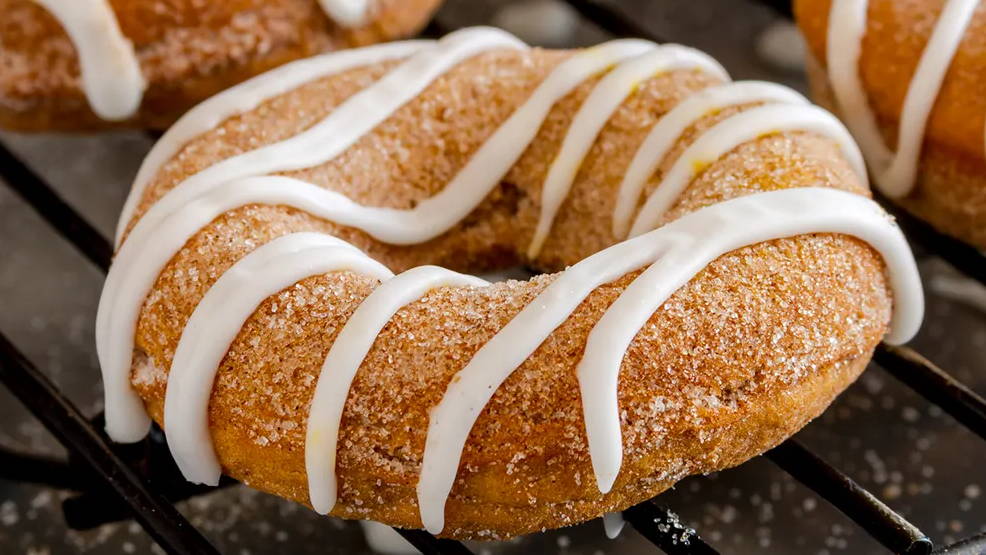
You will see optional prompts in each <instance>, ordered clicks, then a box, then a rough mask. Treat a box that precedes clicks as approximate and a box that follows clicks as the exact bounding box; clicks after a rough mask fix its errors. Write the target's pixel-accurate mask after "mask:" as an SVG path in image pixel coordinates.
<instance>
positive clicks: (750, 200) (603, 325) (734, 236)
mask: <svg viewBox="0 0 986 555" xmlns="http://www.w3.org/2000/svg"><path fill="white" fill-rule="evenodd" d="M699 214H700V216H698V217H695V218H690V217H688V216H683V217H682V218H680V219H678V220H675V221H674V222H671V223H669V224H667V225H665V226H664V227H663V228H661V229H660V230H658V231H657V232H651V233H650V234H648V235H649V236H651V239H650V240H652V241H654V242H661V243H664V244H665V246H666V247H665V248H666V250H665V252H664V253H663V254H662V255H661V256H660V257H659V259H658V260H657V261H656V263H655V264H654V265H652V266H651V267H650V268H648V269H647V270H646V271H645V272H644V273H642V274H641V275H640V276H639V277H638V278H637V279H635V280H634V281H633V283H631V284H630V285H629V286H628V287H627V288H626V289H625V290H624V291H623V293H622V294H621V295H620V296H619V297H618V298H617V299H616V301H615V302H613V304H612V305H610V307H609V309H608V310H607V311H606V312H605V313H604V314H603V316H602V318H600V319H599V321H598V322H597V323H596V325H595V326H594V327H593V329H592V332H590V334H589V337H588V339H587V341H586V346H585V351H584V354H583V357H582V360H581V361H580V362H579V366H578V370H577V372H578V377H579V386H580V389H581V392H582V404H583V412H584V414H585V425H586V435H587V437H588V440H589V453H590V455H591V458H592V465H593V470H594V471H595V475H596V481H597V483H598V485H599V490H600V491H601V492H603V493H607V492H609V491H610V489H611V488H612V487H613V482H614V481H615V480H616V477H617V474H618V473H619V471H620V466H621V464H622V460H623V449H622V445H623V443H622V439H621V438H622V436H621V432H620V418H619V407H618V405H617V381H618V378H619V371H620V365H621V364H622V362H623V357H624V355H625V353H626V351H627V350H628V349H629V347H630V343H631V342H632V341H633V338H634V337H635V336H636V335H637V332H638V331H640V329H641V328H643V326H644V324H646V323H647V321H648V320H649V319H650V317H651V316H652V315H653V314H654V313H655V312H656V311H657V310H658V308H660V306H661V305H662V304H664V301H665V300H667V298H668V297H670V296H671V294H673V293H674V292H675V291H677V290H678V288H680V287H681V286H683V285H685V284H686V283H688V281H689V280H691V279H692V277H694V276H695V275H696V274H697V273H698V272H700V271H701V270H702V269H703V268H704V267H705V266H707V265H708V264H709V263H711V262H712V261H713V260H715V259H716V258H718V257H720V256H722V255H723V254H726V253H727V252H730V251H733V250H735V249H738V248H741V247H744V246H747V245H753V244H756V243H760V242H763V241H769V240H772V239H780V238H783V237H791V236H795V235H801V234H805V233H841V234H845V235H851V236H854V237H856V238H858V239H861V240H863V241H865V242H867V243H869V245H870V246H871V247H873V248H874V249H876V250H877V251H878V252H879V253H880V254H881V255H882V256H883V259H884V261H885V263H886V265H887V267H888V268H890V269H891V272H890V276H891V277H890V285H891V288H892V289H893V293H894V305H895V308H896V309H897V310H896V313H895V315H894V319H893V321H892V323H891V327H890V331H889V333H888V334H887V337H886V338H885V340H886V341H887V342H888V343H902V342H904V341H907V340H908V339H909V338H910V337H911V336H913V335H914V334H915V333H916V332H917V329H918V327H919V326H920V324H921V318H922V310H923V299H922V297H921V295H920V291H921V281H920V276H919V275H918V273H917V268H916V266H915V265H914V260H913V258H912V257H911V255H910V250H909V248H908V245H907V241H906V239H904V236H903V234H902V233H901V232H900V230H899V229H898V228H897V227H896V225H894V223H893V222H892V220H891V219H890V218H889V216H887V215H886V214H885V213H884V212H883V210H882V209H880V208H879V206H878V205H877V204H875V203H874V202H872V201H870V200H868V199H866V198H864V197H862V196H859V195H855V194H851V193H846V192H843V191H838V190H834V189H813V188H805V189H788V190H782V191H777V192H773V193H763V194H760V195H752V196H747V197H741V198H738V199H736V200H732V201H728V202H724V203H720V204H716V205H713V206H710V207H708V208H706V209H703V210H701V211H700V212H699ZM643 237H647V235H645V236H643Z"/></svg>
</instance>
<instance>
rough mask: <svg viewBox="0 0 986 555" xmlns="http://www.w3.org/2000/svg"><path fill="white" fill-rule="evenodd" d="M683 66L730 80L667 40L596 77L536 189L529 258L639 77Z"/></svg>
mask: <svg viewBox="0 0 986 555" xmlns="http://www.w3.org/2000/svg"><path fill="white" fill-rule="evenodd" d="M682 69H694V70H699V71H702V72H704V73H707V74H709V75H714V76H716V77H718V78H719V79H721V80H723V81H728V80H729V74H728V73H726V70H725V69H723V68H722V66H721V65H719V62H716V61H715V60H713V59H712V58H711V57H709V56H708V55H707V54H705V53H703V52H700V51H698V50H695V49H693V48H686V47H684V46H679V45H676V44H670V45H667V46H658V47H655V48H654V49H653V50H651V51H650V52H647V53H645V54H641V55H639V56H637V57H635V58H631V59H630V60H627V61H626V62H624V63H623V64H621V65H619V66H617V67H616V68H615V69H613V70H612V71H610V72H609V73H608V74H606V76H605V77H603V78H602V79H601V80H600V81H599V84H597V85H596V87H595V88H594V89H593V90H592V93H591V94H590V95H589V97H588V98H586V100H585V102H583V103H582V106H581V107H579V111H578V112H576V114H575V116H574V118H573V119H572V123H571V125H570V127H569V129H568V132H567V133H566V134H565V140H564V142H563V143H562V145H561V150H560V151H559V152H558V155H557V156H556V157H555V160H554V162H552V164H551V167H550V168H549V169H548V176H547V177H546V178H545V180H544V186H543V187H542V189H541V217H540V219H539V220H538V223H537V229H536V230H535V231H534V238H533V239H531V244H530V246H529V247H528V249H527V256H528V258H531V259H534V258H536V257H537V255H538V253H539V252H541V248H542V247H543V246H544V241H545V239H547V238H548V233H549V232H550V231H551V224H552V223H553V222H554V220H555V215H556V214H557V213H558V209H559V208H561V204H562V202H563V201H564V200H565V198H566V197H567V196H568V192H569V191H570V190H571V188H572V183H573V182H574V181H575V177H576V175H577V174H578V171H579V167H580V166H581V165H582V160H583V159H584V158H585V156H586V154H588V152H589V149H590V148H592V145H593V144H594V143H595V142H596V136H598V135H599V132H600V131H602V129H603V126H605V125H606V122H608V121H609V120H610V118H612V117H613V113H614V112H616V109H617V108H619V107H620V105H621V104H623V102H624V101H625V100H626V99H627V97H629V96H630V94H631V93H633V91H634V90H635V89H636V88H637V86H638V85H639V84H640V83H641V82H643V81H646V80H648V79H650V78H652V77H654V76H656V75H659V74H661V73H666V72H669V71H675V70H682Z"/></svg>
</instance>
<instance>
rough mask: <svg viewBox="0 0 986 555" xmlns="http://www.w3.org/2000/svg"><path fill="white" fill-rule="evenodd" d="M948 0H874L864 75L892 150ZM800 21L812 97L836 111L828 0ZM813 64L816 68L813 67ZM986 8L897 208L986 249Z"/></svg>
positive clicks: (948, 82) (807, 2)
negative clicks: (829, 65) (828, 59)
mask: <svg viewBox="0 0 986 555" xmlns="http://www.w3.org/2000/svg"><path fill="white" fill-rule="evenodd" d="M944 5H945V1H944V0H906V1H900V0H870V2H869V9H868V12H867V13H868V21H869V22H868V25H867V30H866V35H865V36H864V37H863V49H862V56H861V59H860V63H859V74H860V77H861V78H862V82H863V86H864V87H865V89H866V93H867V95H868V97H869V102H870V106H871V107H872V109H873V111H874V113H875V114H876V117H877V121H878V123H879V126H880V128H881V130H882V131H883V135H884V140H885V141H886V142H887V144H888V145H893V144H895V142H896V140H897V128H898V125H899V122H900V115H901V111H902V109H903V104H904V98H905V96H906V95H907V89H908V85H909V84H910V81H911V77H912V76H913V75H914V72H915V70H916V68H917V64H918V61H919V60H920V59H921V54H922V52H923V51H924V47H925V45H926V44H927V43H928V39H929V37H930V36H931V32H932V30H933V29H934V25H935V22H936V21H937V20H938V16H939V14H940V13H941V11H942V8H943V7H944ZM794 9H795V16H796V18H797V20H798V24H799V26H800V27H801V30H802V32H803V33H804V35H805V38H806V39H807V41H808V46H809V49H810V52H811V55H812V56H813V58H814V60H813V64H810V67H809V72H808V74H809V77H810V79H811V84H812V92H813V95H814V99H815V100H816V101H817V102H820V103H822V104H824V105H827V106H828V107H830V108H831V107H833V106H834V104H835V103H834V97H833V96H832V93H831V90H830V89H829V84H828V77H827V75H826V73H825V71H823V70H822V69H821V68H820V67H819V66H823V65H824V63H825V48H826V42H827V34H828V33H827V29H828V17H829V11H830V9H831V0H798V1H796V2H795V4H794ZM811 66H814V67H811ZM984 128H986V10H984V9H982V8H981V7H980V9H978V10H977V11H976V13H975V15H974V16H973V18H972V21H971V22H970V23H969V26H968V28H967V29H966V32H965V34H964V35H963V37H962V42H961V44H960V46H959V48H958V50H957V51H956V54H955V57H954V59H953V60H952V63H951V64H950V66H949V69H948V73H947V74H946V76H945V80H944V83H943V84H942V88H941V91H940V92H939V94H938V99H937V101H936V102H935V105H934V109H933V110H932V112H931V116H930V118H929V119H928V126H927V130H926V133H927V134H926V136H925V141H924V148H923V150H922V153H921V159H920V164H919V166H918V175H917V181H916V183H915V187H914V190H913V191H912V192H911V194H909V195H908V196H906V197H904V198H901V199H898V200H896V201H895V202H898V203H899V204H900V205H901V206H903V207H904V208H905V209H907V210H908V211H910V212H912V213H914V214H915V215H916V216H918V217H920V218H922V219H924V220H927V221H928V222H930V223H932V224H933V225H934V226H935V227H936V228H938V229H939V230H941V231H943V232H945V233H947V234H949V235H952V236H955V237H957V238H959V239H962V240H964V241H967V242H969V243H971V244H973V245H975V246H977V247H979V248H981V249H986V158H984V152H986V150H984V148H986V145H984V140H986V139H984V132H983V129H984Z"/></svg>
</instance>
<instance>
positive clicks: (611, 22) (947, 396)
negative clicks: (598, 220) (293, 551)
mask: <svg viewBox="0 0 986 555" xmlns="http://www.w3.org/2000/svg"><path fill="white" fill-rule="evenodd" d="M566 1H567V3H568V4H569V5H571V6H572V7H573V8H575V10H576V11H577V12H578V13H579V14H580V16H581V17H583V18H585V19H587V20H589V21H591V22H592V23H594V24H595V25H596V26H598V27H600V28H601V29H603V30H605V31H607V32H609V33H610V34H612V35H614V36H638V37H644V38H649V39H651V40H654V41H656V42H662V41H661V40H660V37H656V36H654V34H653V33H651V32H649V31H648V30H647V29H646V28H644V27H643V26H641V25H640V24H639V23H638V22H637V21H635V20H634V19H632V18H630V17H628V16H627V15H626V14H624V13H622V12H620V11H618V10H616V9H614V8H613V7H612V6H610V5H608V4H604V3H602V2H600V1H599V0H566ZM762 3H764V4H768V5H770V6H771V7H773V8H775V9H777V10H778V11H779V12H780V13H782V14H784V15H787V16H790V3H789V2H786V1H784V0H764V1H763V2H762ZM447 31H449V29H444V28H441V27H440V26H439V25H438V24H436V23H432V24H431V25H429V26H428V28H427V29H426V30H425V31H424V33H423V34H424V35H426V36H438V35H442V34H445V33H446V32H447ZM0 177H2V181H3V182H4V184H5V185H6V186H8V187H10V188H11V189H12V190H13V191H14V192H16V193H17V194H18V195H19V196H20V197H21V198H23V199H24V200H25V201H26V202H27V203H28V204H29V205H30V206H31V208H32V209H33V210H34V211H35V212H37V214H38V215H40V216H41V217H42V218H43V219H44V220H45V222H47V223H48V224H49V225H50V226H51V227H52V228H54V229H55V230H56V231H57V232H58V233H59V234H60V235H61V236H62V237H63V238H64V239H65V240H66V241H68V242H69V243H71V244H72V245H73V246H74V247H75V248H76V249H78V251H79V252H81V253H82V254H83V255H84V256H85V257H86V258H88V259H89V260H90V261H91V262H92V263H93V264H95V265H96V267H98V268H100V269H101V270H102V271H103V272H105V271H106V270H107V269H108V268H109V264H110V260H111V258H112V246H111V244H110V242H109V241H108V240H107V239H106V238H105V237H104V236H102V235H101V234H100V233H99V232H98V231H97V230H96V229H95V228H94V227H93V226H92V225H90V224H89V223H88V222H87V221H86V220H85V219H84V218H83V217H82V216H80V215H79V213H77V212H76V211H75V210H74V209H73V208H72V207H71V206H69V205H68V204H67V203H66V202H65V201H64V200H63V199H62V198H61V197H60V196H59V195H58V194H57V193H56V192H55V190H54V189H53V188H52V187H51V186H50V185H49V184H48V183H46V182H45V181H44V180H43V179H41V178H40V177H39V176H38V174H37V173H35V172H34V171H33V170H32V169H31V168H29V167H28V166H27V165H26V164H24V163H23V162H22V161H21V160H19V159H18V158H17V157H16V156H15V155H14V154H12V153H11V152H10V150H9V149H8V148H7V147H6V146H5V145H3V144H2V143H0ZM878 200H883V199H879V198H878ZM883 204H884V205H885V207H886V208H887V209H888V210H889V211H891V212H892V213H893V214H894V215H895V216H896V217H897V218H898V221H899V222H900V224H901V227H902V228H903V229H904V231H905V232H906V233H907V234H908V236H909V237H910V238H911V239H912V240H913V241H914V242H915V243H917V244H920V245H921V246H922V247H923V248H925V249H926V250H928V251H929V252H931V253H934V254H935V255H937V256H940V257H941V258H942V259H944V260H946V261H948V262H949V263H951V264H952V265H953V266H955V267H956V268H957V269H959V270H960V271H962V272H963V273H965V274H967V275H968V276H970V277H972V278H974V279H976V280H978V281H979V282H981V283H984V284H986V258H984V257H983V255H982V254H980V253H979V252H978V251H977V250H976V249H975V248H973V247H971V246H969V245H966V244H963V243H961V242H959V241H956V240H955V239H952V238H950V237H947V236H944V235H942V234H940V233H938V232H936V231H934V230H933V229H932V228H931V227H930V226H928V225H927V224H925V223H923V222H921V221H918V220H916V219H914V218H912V217H910V216H908V215H907V214H906V213H903V212H901V211H899V210H896V209H895V208H894V207H893V206H892V205H891V204H889V203H886V202H884V203H883ZM874 361H875V362H876V364H877V365H878V366H879V367H881V368H882V369H883V370H884V371H886V372H887V373H889V374H890V375H892V376H893V377H894V378H896V379H897V380H899V381H900V382H902V383H903V384H905V385H906V386H908V387H910V388H911V389H913V390H914V391H915V392H917V393H918V394H919V395H921V396H922V397H924V398H925V399H927V400H928V401H930V402H931V403H934V404H936V405H938V406H939V407H941V408H942V409H943V410H944V411H945V412H947V413H948V414H950V415H951V416H952V417H954V418H955V419H956V420H957V421H958V422H960V423H962V424H963V425H964V426H966V427H967V428H968V429H969V430H971V431H972V432H974V433H975V434H977V435H979V436H980V437H981V438H982V439H984V440H986V401H984V400H983V398H982V397H981V396H979V395H977V394H976V393H975V392H973V391H972V390H971V389H969V388H968V387H966V386H965V385H963V384H962V383H960V382H959V381H958V380H956V379H955V378H953V377H952V376H950V375H949V374H948V373H947V372H945V371H944V370H942V369H941V368H938V367H937V366H935V365H934V364H932V363H931V362H929V361H928V360H927V359H925V358H924V357H923V356H921V355H920V354H919V353H917V352H915V351H914V350H913V349H910V348H908V347H891V346H887V345H881V346H879V347H878V348H877V351H876V354H875V357H874ZM0 381H2V383H3V384H4V385H5V386H6V387H7V388H8V389H9V390H10V391H11V392H12V393H13V394H14V396H16V397H17V398H18V399H19V400H20V401H21V402H22V403H23V404H24V405H25V406H26V407H27V408H28V409H29V410H30V411H31V412H32V413H33V414H34V416H35V417H36V418H37V419H38V420H39V421H40V422H41V423H42V424H43V425H44V427H45V428H47V429H48V430H49V431H50V432H51V433H52V434H53V435H54V436H55V437H56V438H57V439H58V440H59V441H60V442H61V443H62V444H63V445H64V446H65V447H66V448H67V449H68V451H69V453H70V455H69V459H62V458H57V457H45V456H38V455H32V454H28V453H19V452H14V451H10V450H4V449H0V478H3V479H5V480H13V481H22V482H31V483H38V484H43V485H47V486H50V487H53V488H58V489H66V490H71V491H75V492H78V494H77V495H76V496H74V497H70V498H68V499H66V500H65V501H64V503H63V510H64V515H65V521H66V525H67V526H69V527H71V528H73V529H90V528H93V527H96V526H99V525H101V524H104V523H107V522H113V521H118V520H123V519H129V518H133V519H135V520H136V521H137V522H138V523H140V525H141V526H143V528H144V529H145V530H146V531H147V533H148V534H149V535H150V536H151V537H152V538H153V539H154V540H155V541H156V542H157V543H158V544H159V545H160V546H161V547H162V548H163V549H164V550H165V551H166V552H168V553H181V554H207V553H218V551H217V550H216V548H215V547H214V546H213V545H212V544H210V543H209V541H208V540H207V539H206V538H205V536H203V535H202V534H201V532H199V531H198V530H197V529H196V528H195V527H194V526H192V525H191V524H190V523H189V522H188V521H187V520H186V519H185V518H184V517H183V516H182V515H181V514H180V513H179V512H178V511H177V510H176V509H175V507H174V503H175V502H177V501H180V500H183V499H187V498H189V497H193V496H196V495H200V494H203V493H206V492H209V491H212V490H213V489H214V488H209V487H203V486H196V485H192V484H189V483H187V482H185V480H184V479H183V478H182V477H181V475H180V473H179V472H178V469H177V468H176V467H175V465H174V463H173V461H172V459H171V456H170V455H169V453H168V450H167V447H166V446H165V444H164V438H163V436H162V434H161V433H160V431H159V430H157V429H155V430H154V431H153V432H152V433H151V435H150V436H149V437H148V439H146V440H145V441H144V442H142V443H139V444H136V445H126V446H122V445H115V444H112V443H111V442H110V441H109V440H108V439H107V437H106V436H105V435H104V433H103V432H102V428H103V426H102V417H101V415H97V416H96V417H94V418H87V417H86V416H85V415H83V414H82V412H81V411H80V410H79V409H78V408H77V407H75V405H73V404H72V402H71V401H69V399H68V398H67V397H66V396H65V395H63V394H62V392H61V391H59V390H58V388H57V387H55V386H54V385H53V384H52V383H51V381H49V380H48V379H47V378H46V377H45V376H44V375H43V374H42V373H41V372H39V371H38V369H37V368H36V367H35V366H34V365H33V364H32V363H31V362H30V361H29V360H28V359H27V358H26V357H25V356H24V355H23V354H22V353H21V351H20V350H18V348H17V346H16V345H14V344H13V343H12V342H11V341H10V340H9V339H8V338H7V337H6V335H3V334H0ZM764 456H765V457H767V458H768V459H769V460H770V461H772V462H773V463H774V464H776V465H777V466H778V467H780V468H781V469H783V470H784V471H785V472H787V473H788V474H790V475H791V476H792V477H794V478H795V479H796V480H798V481H800V482H801V483H802V484H804V485H805V486H807V487H808V488H810V489H811V490H813V491H814V492H815V493H817V494H818V495H819V496H821V497H823V498H824V499H826V500H827V501H828V502H829V503H831V504H832V505H833V506H835V507H836V508H837V509H839V510H840V511H842V512H843V513H844V514H845V515H846V516H847V517H849V518H850V519H851V520H853V521H854V522H855V523H856V524H857V525H858V526H859V527H860V528H861V529H863V530H865V531H866V532H867V533H869V534H870V535H871V536H872V537H874V538H875V539H876V540H878V541H879V542H880V543H881V544H882V545H883V546H885V547H886V548H887V549H889V550H891V551H893V552H897V553H908V554H921V555H926V554H930V553H949V554H961V555H965V554H983V553H986V534H979V535H976V536H972V537H969V538H966V539H963V540H960V541H958V542H957V543H955V544H952V545H950V546H947V547H942V548H939V549H937V550H936V549H935V548H934V546H933V545H932V542H931V540H930V539H929V538H928V536H927V535H926V534H924V533H923V532H922V531H921V530H919V529H918V528H917V527H916V526H915V525H914V524H911V523H910V522H908V521H907V519H905V518H904V517H903V516H901V515H900V514H898V513H897V512H895V511H894V510H893V509H891V508H890V507H888V506H887V505H886V504H885V503H883V502H882V501H881V500H880V499H878V498H877V497H876V496H875V495H873V494H872V493H870V492H869V491H867V490H866V489H864V488H863V487H862V486H860V485H859V484H858V483H856V482H855V481H854V480H853V479H852V478H850V477H849V476H847V475H846V474H844V473H842V472H841V471H839V469H837V468H835V467H833V466H832V465H830V464H829V463H827V462H826V461H824V460H823V459H822V458H821V457H819V456H818V455H816V454H814V453H812V452H811V451H810V450H808V449H807V448H806V447H805V446H803V445H802V444H800V443H799V442H797V441H795V440H788V441H785V442H784V443H782V444H781V445H779V446H778V447H776V448H774V449H772V450H771V451H768V452H767V453H765V454H764ZM232 483H234V482H233V481H232V480H230V479H224V480H223V482H221V483H220V485H219V487H225V486H228V485H230V484H232ZM623 514H624V518H625V519H626V521H627V522H628V523H629V524H630V525H632V526H633V527H634V528H635V529H636V530H637V531H638V532H639V533H640V534H641V535H642V536H643V537H645V538H647V539H648V540H649V541H650V542H652V543H653V544H654V545H655V546H657V547H658V548H660V549H662V550H664V551H665V552H667V553H669V554H672V555H677V554H710V553H718V551H716V549H715V548H714V547H713V546H712V545H710V544H709V543H707V542H706V541H705V540H703V539H702V537H701V534H700V531H696V530H694V529H691V528H688V527H686V526H684V525H683V524H681V523H680V521H679V520H678V517H677V515H676V514H675V513H674V512H673V511H672V510H671V509H670V508H668V507H665V506H663V505H662V504H661V502H660V500H659V499H654V500H650V501H645V502H643V503H641V504H639V505H636V506H634V507H631V508H629V509H627V510H626V511H624V513H623ZM398 532H399V533H400V534H401V535H402V536H403V537H404V538H405V539H407V540H408V541H409V542H410V543H411V544H413V545H414V546H415V547H417V548H418V549H419V550H421V551H422V552H423V553H425V554H466V553H471V551H470V550H469V549H468V548H467V547H466V546H465V545H463V544H461V543H459V542H456V541H450V540H444V539H438V538H435V537H434V536H432V535H431V534H428V533H427V532H423V531H418V530H398Z"/></svg>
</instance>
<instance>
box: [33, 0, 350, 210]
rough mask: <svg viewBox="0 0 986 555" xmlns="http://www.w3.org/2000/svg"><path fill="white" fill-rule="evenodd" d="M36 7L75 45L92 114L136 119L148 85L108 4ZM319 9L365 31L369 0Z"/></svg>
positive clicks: (46, 0) (335, 1)
mask: <svg viewBox="0 0 986 555" xmlns="http://www.w3.org/2000/svg"><path fill="white" fill-rule="evenodd" d="M34 2H36V3H37V4H39V5H41V6H42V7H44V8H45V10H47V11H48V12H49V13H50V14H51V15H52V16H54V17H55V19H57V20H58V22H59V23H60V24H61V25H62V28H64V29H65V32H66V33H67V34H68V36H69V39H70V40H71V41H72V44H73V45H74V46H75V50H76V53H77V55H78V57H79V67H80V69H81V73H82V90H83V91H84V92H85V95H86V99H87V100H88V101H89V106H90V107H91V108H92V111H93V112H95V113H96V115H97V116H99V117H100V118H102V119H104V120H107V121H121V120H126V119H129V118H131V117H133V115H134V114H135V113H137V110H138V109H139V108H140V104H141V102H142V100H143V97H144V89H145V88H146V87H147V82H146V81H145V80H144V77H143V75H142V74H141V70H140V61H139V60H138V59H137V53H136V52H135V51H134V47H133V43H132V42H130V41H129V40H128V39H127V38H126V37H125V36H124V35H123V32H122V31H121V30H120V24H119V21H118V20H117V18H116V14H115V13H114V12H113V7H112V6H111V5H110V3H109V2H108V1H107V0H72V1H70V2H69V1H65V0H34ZM319 4H320V5H321V7H322V9H323V11H325V13H326V14H327V15H328V16H329V17H331V18H332V19H333V20H334V21H335V22H336V23H338V24H339V25H340V26H342V27H360V26H363V25H365V24H366V23H367V21H368V18H369V14H370V0H319ZM247 109H249V108H247ZM124 225H126V224H124Z"/></svg>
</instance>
